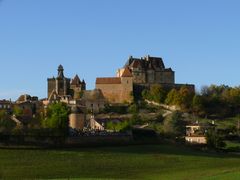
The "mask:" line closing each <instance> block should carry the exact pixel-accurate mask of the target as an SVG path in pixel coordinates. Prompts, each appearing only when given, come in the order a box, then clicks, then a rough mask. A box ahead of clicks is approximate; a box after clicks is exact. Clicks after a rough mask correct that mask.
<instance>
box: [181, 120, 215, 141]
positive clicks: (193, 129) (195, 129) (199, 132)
mask: <svg viewBox="0 0 240 180" xmlns="http://www.w3.org/2000/svg"><path fill="white" fill-rule="evenodd" d="M215 127H216V126H215V125H214V123H212V124H210V123H205V124H203V123H198V122H196V123H193V124H189V125H187V126H186V136H185V141H186V142H187V143H190V144H207V138H206V133H207V132H208V130H209V129H214V128H215Z"/></svg>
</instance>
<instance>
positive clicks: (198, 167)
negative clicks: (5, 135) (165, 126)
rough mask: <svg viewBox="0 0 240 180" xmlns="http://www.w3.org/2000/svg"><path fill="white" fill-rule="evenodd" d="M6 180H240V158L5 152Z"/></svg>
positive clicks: (137, 151)
mask: <svg viewBox="0 0 240 180" xmlns="http://www.w3.org/2000/svg"><path fill="white" fill-rule="evenodd" d="M0 159H1V161H0V178H1V179H8V178H9V179H19V178H23V179H35V178H41V179H43V178H44V179H46V178H48V179H54V178H55V179H57V178H63V179H64V178H76V179H174V180H177V179H196V180H197V179H201V180H202V179H228V180H229V179H239V178H240V156H237V155H227V154H214V153H203V152H198V151H194V150H192V149H188V148H186V147H176V146H172V145H145V146H126V147H98V148H82V149H69V150H68V149H66V150H29V149H22V150H15V149H1V150H0Z"/></svg>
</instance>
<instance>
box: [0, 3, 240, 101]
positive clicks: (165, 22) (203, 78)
mask: <svg viewBox="0 0 240 180" xmlns="http://www.w3.org/2000/svg"><path fill="white" fill-rule="evenodd" d="M239 6H240V2H239V1H237V0H232V1H231V2H227V3H226V2H225V1H222V0H212V1H211V2H210V1H208V0H202V1H199V2H192V1H191V0H183V1H178V0H170V1H165V0H160V1H157V0H150V1H147V0H142V1H138V0H131V1H127V0H122V1H112V0H103V1H96V0H82V1H78V0H72V1H70V2H67V1H64V0H51V1H48V0H41V1H31V0H24V1H18V0H12V1H7V0H0V62H1V71H0V78H1V85H0V99H10V98H11V99H12V100H16V99H17V98H18V97H19V96H20V95H21V94H30V95H32V96H38V97H39V98H45V97H47V78H49V77H52V76H56V73H57V67H58V65H59V64H62V65H63V67H64V69H65V71H64V72H65V76H66V77H69V78H73V77H74V76H75V74H78V75H79V77H80V78H81V79H84V80H85V81H86V84H87V89H94V88H95V79H96V77H112V76H115V73H116V70H117V69H118V68H121V67H122V66H123V65H124V64H125V62H126V61H127V59H128V57H129V56H130V55H132V56H133V57H143V56H145V55H148V54H149V55H150V56H154V57H161V58H162V59H163V61H164V63H165V66H166V67H170V68H172V69H173V70H174V71H175V82H176V83H181V84H194V85H195V87H196V90H198V91H199V90H200V88H201V87H202V86H209V85H211V84H216V85H222V84H224V85H228V86H231V87H233V86H239V85H240V81H239V78H238V77H239V76H240V71H239V67H240V61H239V59H240V51H239V47H240V34H239V32H240V23H239V17H240V11H239V8H238V7H239Z"/></svg>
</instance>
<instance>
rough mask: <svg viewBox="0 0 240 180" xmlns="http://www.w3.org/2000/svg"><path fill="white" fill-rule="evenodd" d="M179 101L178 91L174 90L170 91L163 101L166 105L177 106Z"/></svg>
mask: <svg viewBox="0 0 240 180" xmlns="http://www.w3.org/2000/svg"><path fill="white" fill-rule="evenodd" d="M178 101H179V96H178V91H177V90H176V89H172V90H171V91H169V93H168V94H167V98H166V99H165V103H166V104H168V105H177V104H178Z"/></svg>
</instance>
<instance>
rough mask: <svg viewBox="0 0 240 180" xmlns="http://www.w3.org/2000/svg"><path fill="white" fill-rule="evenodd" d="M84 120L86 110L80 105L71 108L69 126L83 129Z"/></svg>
mask: <svg viewBox="0 0 240 180" xmlns="http://www.w3.org/2000/svg"><path fill="white" fill-rule="evenodd" d="M84 122H85V114H84V112H83V111H82V110H81V109H80V108H79V107H78V106H73V107H72V108H71V114H70V115H69V127H70V128H71V129H75V130H80V131H82V130H83V127H84Z"/></svg>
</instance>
